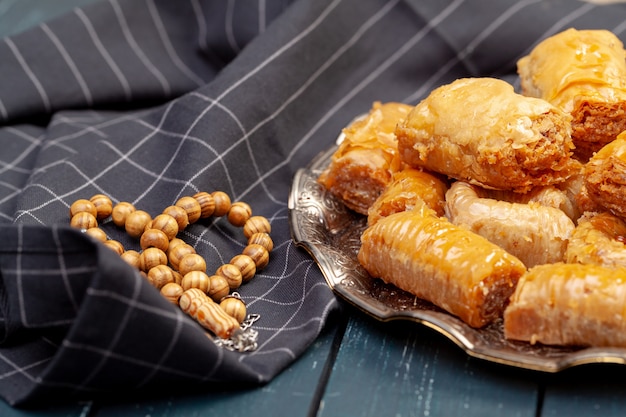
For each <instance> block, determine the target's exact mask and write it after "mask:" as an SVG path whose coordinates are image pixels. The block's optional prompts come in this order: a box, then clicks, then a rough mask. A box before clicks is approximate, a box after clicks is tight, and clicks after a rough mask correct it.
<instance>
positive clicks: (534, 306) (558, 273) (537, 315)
mask: <svg viewBox="0 0 626 417" xmlns="http://www.w3.org/2000/svg"><path fill="white" fill-rule="evenodd" d="M624 306H626V269H624V268H608V267H604V266H599V265H590V264H587V265H584V264H564V263H556V264H547V265H540V266H536V267H534V268H531V269H530V270H529V271H528V272H527V273H526V274H524V276H522V278H521V279H520V280H519V282H518V284H517V288H516V290H515V293H514V294H513V296H512V297H511V302H510V304H509V305H508V307H507V308H506V310H505V312H504V336H505V337H506V338H507V339H513V340H520V341H526V342H530V343H531V344H536V343H542V344H544V345H573V346H617V347H626V309H625V308H624Z"/></svg>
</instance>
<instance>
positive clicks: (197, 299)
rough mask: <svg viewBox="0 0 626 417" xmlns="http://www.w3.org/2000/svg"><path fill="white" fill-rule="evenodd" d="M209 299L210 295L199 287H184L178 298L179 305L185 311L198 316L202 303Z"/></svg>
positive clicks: (194, 316) (192, 315)
mask: <svg viewBox="0 0 626 417" xmlns="http://www.w3.org/2000/svg"><path fill="white" fill-rule="evenodd" d="M207 301H208V296H207V295H206V294H205V293H204V292H203V291H202V290H199V289H198V288H189V289H187V290H184V289H183V293H182V294H181V295H180V297H179V298H178V306H179V307H180V309H181V310H182V311H183V313H185V314H188V315H190V316H191V317H193V318H196V312H197V311H198V307H200V305H202V304H204V303H206V302H207Z"/></svg>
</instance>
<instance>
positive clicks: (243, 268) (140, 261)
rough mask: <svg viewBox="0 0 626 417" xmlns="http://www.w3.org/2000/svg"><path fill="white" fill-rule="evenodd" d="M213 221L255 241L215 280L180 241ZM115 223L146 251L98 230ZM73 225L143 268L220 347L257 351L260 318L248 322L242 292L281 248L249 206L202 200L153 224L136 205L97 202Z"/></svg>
mask: <svg viewBox="0 0 626 417" xmlns="http://www.w3.org/2000/svg"><path fill="white" fill-rule="evenodd" d="M211 216H214V217H222V216H226V218H227V219H228V221H229V223H230V224H232V225H233V226H235V227H241V228H242V229H243V234H244V236H245V237H246V238H247V239H248V241H247V246H246V247H245V248H244V250H243V251H242V253H241V254H238V255H236V256H234V257H233V258H232V259H231V260H230V262H228V263H225V264H222V265H221V266H220V267H219V268H217V269H216V271H215V272H214V273H213V274H208V273H207V263H206V261H205V260H204V258H203V257H202V256H201V255H200V254H198V253H197V252H196V250H195V249H194V247H193V246H191V245H189V244H188V243H186V242H185V241H184V240H182V239H181V238H179V237H178V234H179V232H181V231H183V230H185V228H187V226H188V225H189V224H192V223H195V222H197V221H198V220H200V219H205V218H208V217H211ZM109 218H110V219H111V221H113V223H114V224H115V225H117V226H118V227H120V228H124V230H125V231H126V233H128V235H130V236H131V237H132V238H134V239H137V240H138V241H139V245H140V247H141V250H138V251H137V250H134V249H126V248H124V246H123V244H122V243H121V242H119V241H117V240H114V239H110V238H109V237H108V236H107V235H106V233H105V232H104V231H103V230H102V229H100V228H99V227H98V222H101V221H103V220H106V219H109ZM70 225H71V226H72V227H76V228H78V229H81V230H83V231H84V232H85V233H86V234H88V235H89V236H91V237H93V238H94V239H96V240H97V241H100V242H102V243H103V244H104V245H106V246H107V247H109V248H110V249H112V250H114V251H115V252H117V253H118V254H119V255H120V256H121V257H122V259H124V260H125V261H126V262H128V263H129V264H130V265H132V266H134V267H135V268H137V269H138V270H139V271H140V273H141V274H142V275H143V276H144V277H145V278H146V279H147V280H148V281H149V282H150V283H151V284H152V285H153V286H154V287H156V288H157V289H158V290H159V291H160V292H161V294H162V295H163V296H164V297H165V298H166V299H167V300H169V301H170V302H171V303H173V304H175V305H177V306H179V307H180V308H181V310H182V311H183V312H185V313H186V314H188V315H189V316H191V317H193V318H194V319H195V320H196V321H197V322H198V323H199V324H200V325H201V326H202V327H203V328H205V329H206V330H208V331H210V332H211V333H212V334H213V335H215V336H216V338H215V339H214V340H215V342H216V343H217V344H218V345H219V346H222V347H225V348H227V349H230V350H237V351H250V350H254V349H256V347H257V342H256V340H257V336H258V332H256V331H255V330H254V329H253V328H252V327H251V326H252V324H253V323H254V322H256V321H257V320H258V319H259V316H258V315H257V314H248V312H247V309H246V305H245V303H244V302H243V300H242V299H241V296H240V295H239V293H238V292H236V290H237V289H238V288H239V287H240V286H241V285H242V284H243V283H246V282H248V281H250V280H251V279H252V278H253V277H254V275H255V274H256V273H257V271H259V270H261V269H263V268H265V267H266V266H267V264H268V262H269V254H270V252H271V251H272V249H273V246H274V243H273V241H272V238H271V237H270V232H271V226H270V223H269V221H268V220H267V219H266V218H265V217H263V216H253V215H252V209H251V208H250V206H249V205H248V204H247V203H244V202H242V201H238V202H234V203H231V200H230V197H229V196H228V195H227V194H226V193H224V192H222V191H215V192H213V193H208V192H199V193H196V194H195V195H193V196H191V197H181V198H180V199H178V200H177V201H176V203H175V204H174V205H171V206H168V207H166V208H165V209H164V210H163V212H162V213H160V214H158V215H157V216H155V217H154V218H153V217H152V216H151V215H150V214H149V213H147V212H145V211H143V210H138V209H137V208H135V206H134V205H133V204H131V203H128V202H120V203H117V204H115V205H113V202H112V201H111V199H110V198H109V197H107V196H105V195H103V194H96V195H94V196H92V197H91V198H89V199H79V200H76V201H75V202H74V203H72V205H71V206H70Z"/></svg>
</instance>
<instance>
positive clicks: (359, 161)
mask: <svg viewBox="0 0 626 417" xmlns="http://www.w3.org/2000/svg"><path fill="white" fill-rule="evenodd" d="M412 108H413V107H412V106H409V105H407V104H402V103H393V102H391V103H385V104H382V103H380V102H376V103H374V104H373V106H372V109H371V110H370V112H369V113H368V114H367V116H366V117H364V118H360V119H358V120H356V121H354V122H352V123H351V124H350V125H349V126H348V127H346V128H345V129H343V131H342V132H343V136H344V139H343V142H342V143H341V144H340V145H339V148H338V149H337V151H335V153H334V154H333V156H332V158H331V162H330V164H329V166H328V168H327V169H326V170H324V172H322V174H321V175H320V176H319V178H318V181H319V182H320V184H322V185H323V186H324V187H325V188H326V189H328V190H329V191H330V192H331V193H332V194H333V195H335V196H336V197H338V198H339V199H340V200H341V201H343V203H344V204H345V205H346V206H347V207H349V208H351V209H352V210H354V211H356V212H357V213H361V214H367V210H368V208H369V207H370V206H371V205H372V203H373V202H374V200H376V198H378V196H379V195H380V194H381V193H382V191H383V189H384V188H385V187H386V186H387V184H389V183H390V182H391V180H392V176H393V173H394V172H397V171H399V170H401V168H402V163H401V161H400V159H399V157H398V146H397V140H396V137H395V134H394V130H395V127H396V124H397V123H398V122H399V121H400V120H402V119H404V118H405V117H406V116H407V114H408V113H409V111H410V110H411V109H412Z"/></svg>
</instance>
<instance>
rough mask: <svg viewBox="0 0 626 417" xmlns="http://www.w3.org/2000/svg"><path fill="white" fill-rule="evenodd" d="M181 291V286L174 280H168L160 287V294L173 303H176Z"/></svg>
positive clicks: (181, 293)
mask: <svg viewBox="0 0 626 417" xmlns="http://www.w3.org/2000/svg"><path fill="white" fill-rule="evenodd" d="M183 292H184V291H183V287H181V286H180V284H177V283H175V282H170V283H168V284H165V285H164V286H162V287H161V295H162V296H163V297H165V299H166V300H168V301H169V302H170V303H172V304H174V305H178V300H179V299H180V296H181V295H183Z"/></svg>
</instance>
